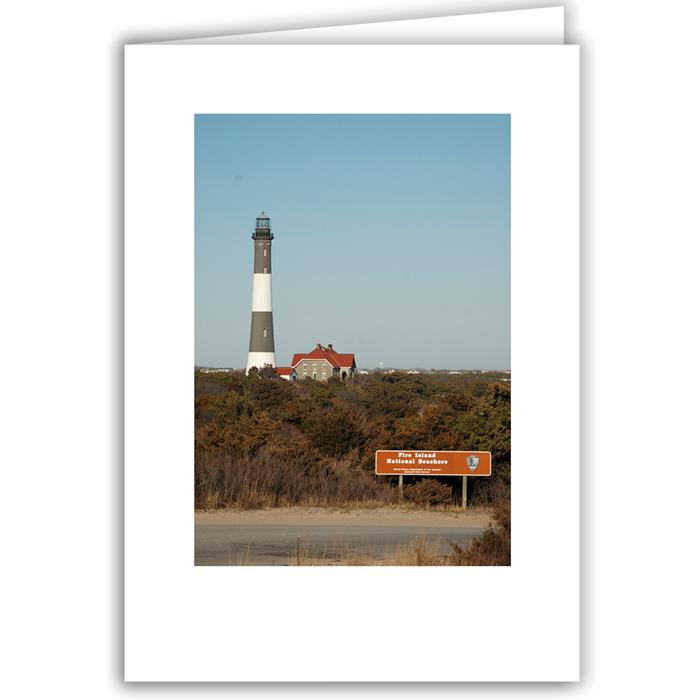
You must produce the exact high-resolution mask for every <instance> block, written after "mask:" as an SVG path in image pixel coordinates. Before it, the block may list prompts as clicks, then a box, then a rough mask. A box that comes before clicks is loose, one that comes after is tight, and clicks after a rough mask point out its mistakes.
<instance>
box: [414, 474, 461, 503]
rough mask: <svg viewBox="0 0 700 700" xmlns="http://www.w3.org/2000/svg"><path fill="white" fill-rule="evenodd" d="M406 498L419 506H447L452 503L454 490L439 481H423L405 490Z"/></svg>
mask: <svg viewBox="0 0 700 700" xmlns="http://www.w3.org/2000/svg"><path fill="white" fill-rule="evenodd" d="M404 497H405V498H406V500H408V501H411V503H415V504H416V505H419V506H447V505H450V504H451V503H452V489H451V488H450V487H449V486H448V485H447V484H444V483H442V482H440V481H438V480H437V479H421V480H420V481H418V482H416V483H415V484H410V485H409V486H406V487H405V488H404Z"/></svg>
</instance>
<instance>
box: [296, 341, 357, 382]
mask: <svg viewBox="0 0 700 700" xmlns="http://www.w3.org/2000/svg"><path fill="white" fill-rule="evenodd" d="M292 367H293V368H294V369H295V370H296V375H297V377H298V378H299V379H317V380H318V381H321V382H325V381H327V380H328V379H330V378H331V377H338V379H342V380H345V379H349V378H350V377H352V376H354V374H355V372H356V371H357V365H356V364H355V354H354V353H339V352H336V351H335V350H334V349H333V346H332V345H331V344H330V343H328V347H326V348H324V347H323V345H321V343H317V344H316V347H315V348H314V349H313V350H312V351H311V352H307V353H301V352H298V353H295V355H294V357H293V358H292Z"/></svg>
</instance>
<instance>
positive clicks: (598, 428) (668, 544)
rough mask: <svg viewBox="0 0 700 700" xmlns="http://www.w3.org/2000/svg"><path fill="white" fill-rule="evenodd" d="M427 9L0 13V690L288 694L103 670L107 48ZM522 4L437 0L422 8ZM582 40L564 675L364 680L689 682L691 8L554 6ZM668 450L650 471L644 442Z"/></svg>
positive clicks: (107, 580)
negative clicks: (574, 640) (578, 291)
mask: <svg viewBox="0 0 700 700" xmlns="http://www.w3.org/2000/svg"><path fill="white" fill-rule="evenodd" d="M425 4H426V3H424V2H408V1H406V0H401V1H394V2H390V1H384V2H382V1H381V0H371V1H370V0H343V1H342V2H341V1H336V2H327V1H323V0H319V1H318V2H308V1H305V0H297V2H296V3H294V5H293V6H292V5H291V4H290V3H287V2H284V0H278V1H276V2H275V1H272V0H270V1H268V2H266V3H259V2H250V1H247V2H243V1H242V2H239V3H237V4H236V5H235V9H234V6H233V5H232V4H228V3H221V2H206V1H205V0H203V1H201V2H198V3H196V4H195V3H182V2H180V3H177V2H145V1H144V0H141V1H140V2H129V1H127V2H121V3H110V4H107V3H89V2H63V3H60V4H59V3H52V4H49V3H31V2H27V3H23V4H19V3H17V4H16V5H15V6H14V8H12V12H11V14H10V15H9V16H8V14H7V9H6V10H5V15H4V17H3V25H4V29H5V32H4V38H3V43H2V46H1V47H0V51H2V66H3V77H4V83H3V87H4V90H3V93H4V95H5V97H6V99H8V98H9V104H10V108H8V106H7V104H6V105H5V108H4V110H3V112H2V114H1V118H2V121H3V128H2V131H1V132H0V138H1V139H2V144H1V145H2V151H1V152H2V160H1V163H0V167H1V168H2V178H3V182H2V185H3V189H2V191H3V195H4V196H3V206H2V208H1V211H0V216H1V217H2V225H1V227H0V231H2V245H3V250H2V255H1V256H0V261H1V262H0V264H1V265H2V269H1V271H0V272H1V274H0V284H2V292H3V309H4V310H3V320H4V324H3V345H2V353H3V355H2V359H3V365H4V367H5V370H6V375H5V382H4V387H3V388H4V391H3V398H4V402H3V405H4V411H5V415H4V417H3V418H4V420H3V428H4V430H3V434H4V436H5V450H4V454H3V467H4V469H3V473H4V476H5V479H4V483H3V495H4V496H5V498H4V509H3V513H2V518H3V523H2V524H3V529H2V531H3V554H4V556H3V561H4V563H5V568H6V573H5V576H4V578H3V595H2V599H1V600H2V607H3V609H2V622H3V624H2V637H3V643H4V645H5V648H4V650H3V656H2V658H3V668H4V671H3V675H2V683H3V691H5V692H6V694H10V695H11V697H73V698H83V697H85V698H89V697H97V696H100V697H116V696H120V695H123V694H125V693H130V694H133V693H142V692H146V691H148V692H152V693H155V694H157V695H159V696H166V697H170V696H174V695H177V696H187V697H190V696H191V697H199V696H201V695H204V694H210V693H211V694H223V693H225V694H230V693H232V692H236V693H237V694H239V695H256V696H265V695H276V694H282V693H284V692H289V693H293V694H296V695H299V696H307V695H310V694H316V695H318V694H320V695H321V696H325V695H327V694H328V693H329V688H328V687H317V688H309V687H301V686H296V687H295V688H293V689H291V690H289V689H285V690H282V689H276V688H274V687H262V688H260V687H256V688H250V687H248V688H235V689H234V688H229V687H225V686H209V687H206V688H201V687H198V688H193V687H189V686H183V687H177V688H176V687H173V686H159V687H155V686H154V687H149V688H146V689H143V688H134V687H130V688H126V687H124V686H123V685H122V684H121V682H120V680H119V679H120V676H121V668H120V643H121V638H120V596H121V587H120V580H121V570H120V563H119V562H120V559H119V556H118V553H117V554H115V549H117V548H118V546H119V543H120V536H119V528H118V523H119V494H120V490H121V486H120V483H121V477H120V474H119V464H120V456H121V447H120V440H121V436H120V432H119V425H120V413H121V403H120V396H119V392H120V375H119V366H120V362H121V355H120V350H119V344H120V339H121V336H120V326H119V314H120V310H121V306H120V294H121V290H120V286H119V278H120V259H121V244H120V231H121V215H120V202H119V187H120V164H119V159H120V141H119V134H120V129H121V126H120V117H119V115H120V112H121V104H120V97H119V95H120V88H119V80H120V62H121V50H120V45H121V44H122V43H123V42H125V41H135V40H140V39H143V40H145V39H150V38H172V37H173V36H180V35H190V36H195V35H201V34H207V33H208V34H221V33H226V32H227V31H234V30H235V28H236V27H238V28H239V29H241V30H243V29H246V30H250V31H252V30H255V29H256V28H260V26H261V24H263V22H264V23H265V24H267V25H270V24H274V23H275V22H277V23H278V26H279V27H280V28H282V27H294V26H302V25H306V24H308V23H309V22H308V21H307V20H308V18H309V17H314V18H316V17H319V16H325V17H326V18H327V20H328V22H327V23H332V22H335V21H355V20H357V19H359V18H362V17H368V16H374V17H375V18H376V19H381V18H384V17H388V16H396V17H399V16H404V17H409V16H419V15H421V14H429V13H428V12H427V11H425V10H424V9H423V11H421V9H422V8H424V7H425ZM531 4H532V3H526V2H516V1H514V2H510V3H501V2H497V3H496V2H494V3H489V2H478V3H476V2H441V1H438V2H434V3H430V12H431V13H433V14H435V13H437V12H438V11H439V10H445V11H449V10H450V9H451V10H452V11H459V10H460V9H463V8H467V9H469V8H473V9H475V10H484V9H509V8H512V7H517V6H520V7H528V6H530V5H531ZM567 25H568V37H569V40H570V41H575V42H580V43H581V44H582V46H583V53H582V60H583V91H582V98H583V109H582V116H583V169H582V176H583V185H582V204H583V215H582V227H583V229H582V231H583V236H582V262H583V280H582V291H583V305H582V314H583V326H582V330H583V343H582V350H583V382H582V393H583V402H582V409H583V416H582V436H583V441H584V447H583V451H582V458H583V469H582V471H583V480H582V493H583V543H582V546H583V558H582V571H583V573H582V586H583V620H582V626H583V631H582V677H583V681H582V683H581V684H579V685H554V686H547V687H543V686H526V687H517V688H516V687H512V686H495V687H494V686H489V687H486V686H478V687H476V688H469V689H468V690H465V689H464V688H460V687H454V686H452V687H442V688H440V689H437V690H436V689H434V688H430V689H428V688H425V687H421V686H412V687H392V688H388V687H384V688H381V689H373V688H361V689H357V688H354V687H338V688H335V689H334V692H338V693H343V694H353V695H354V694H355V693H358V694H359V693H362V694H363V695H364V696H375V695H379V694H380V693H381V694H384V693H386V694H391V695H396V696H398V695H401V696H405V695H428V694H431V695H432V694H436V693H437V694H445V695H456V694H460V695H462V694H464V693H465V692H469V693H471V694H472V696H486V695H488V696H508V695H512V694H514V693H520V692H522V693H527V694H534V695H535V696H538V697H539V696H540V695H544V694H546V695H556V696H559V695H568V694H577V695H579V696H584V697H591V698H594V697H595V698H597V697H604V696H607V695H610V696H614V695H615V694H623V693H624V694H626V695H627V694H628V695H630V696H634V697H637V698H639V697H642V698H646V697H657V696H659V695H665V696H668V697H688V696H692V695H693V694H697V688H698V680H697V675H696V671H695V667H694V663H695V656H696V650H697V643H696V630H697V625H698V603H697V600H696V598H695V595H696V591H697V589H698V576H697V574H696V573H695V567H694V563H695V562H694V558H695V556H696V554H695V553H696V550H697V547H696V545H695V538H694V535H695V534H696V532H697V525H696V510H697V508H696V506H695V504H696V500H697V493H698V485H699V483H698V482H699V481H700V479H699V478H698V475H697V463H698V458H697V454H696V453H694V452H693V447H692V446H693V445H694V442H695V440H693V438H694V436H695V426H696V422H697V421H696V415H697V410H696V404H697V396H698V389H699V386H698V378H697V372H696V365H697V357H698V354H699V351H700V348H698V342H697V321H696V313H695V308H696V299H697V298H698V297H699V296H700V289H699V288H698V281H697V274H696V272H695V268H696V265H697V259H698V255H697V253H698V251H699V248H698V244H697V235H698V233H697V232H698V231H699V230H700V225H699V223H700V222H699V221H698V214H697V200H696V192H697V163H698V156H699V155H700V153H699V152H698V150H699V149H698V132H697V128H698V123H700V119H699V116H700V115H699V114H698V106H697V103H696V99H697V97H696V94H697V90H696V89H695V84H696V82H697V80H696V66H697V64H698V61H699V56H698V49H697V43H696V27H697V17H695V4H694V3H691V2H672V1H669V2H665V3H663V4H661V3H659V4H653V3H645V2H620V1H614V0H612V1H611V0H607V1H605V0H587V1H586V2H579V3H575V4H574V3H570V4H569V12H568V18H567ZM662 449H663V451H664V455H665V456H666V460H667V461H666V462H665V467H663V470H664V471H663V476H662V477H661V478H659V477H658V475H659V473H660V471H661V469H662V467H660V466H659V463H658V462H657V461H656V454H658V452H659V450H662Z"/></svg>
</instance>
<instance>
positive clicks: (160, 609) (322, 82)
mask: <svg viewBox="0 0 700 700" xmlns="http://www.w3.org/2000/svg"><path fill="white" fill-rule="evenodd" d="M578 53H579V51H578V48H577V47H575V46H518V47H512V46H498V47H493V46H390V47H387V46H172V45H170V46H153V45H151V46H129V47H128V48H127V51H126V97H125V99H126V104H127V110H126V116H125V133H126V142H125V160H126V163H127V166H126V173H125V183H126V185H125V201H126V215H125V230H126V260H125V266H126V304H125V318H126V338H127V343H126V356H125V358H126V381H125V386H126V406H125V410H126V421H125V432H126V453H125V461H126V471H125V475H126V491H125V501H126V529H125V533H126V536H125V562H126V569H127V577H126V601H127V604H126V629H127V634H126V657H125V658H126V677H127V679H128V680H131V681H134V680H214V679H216V680H237V681H240V680H257V681H259V680H264V679H270V680H295V681H299V680H341V679H342V680H381V681H397V680H406V681H407V680H413V681H428V680H430V681H445V680H459V681H463V680H511V681H512V680H518V681H521V680H576V679H578V641H579V635H578V547H577V543H578V471H577V466H578V465H577V462H578V434H577V423H578V319H577V314H576V311H577V308H578V245H577V231H578V201H577V200H578V196H577V195H578V173H579V168H578V162H577V161H578V151H579V148H578V94H579V93H578ZM397 65H398V66H401V70H400V71H397V69H396V66H397ZM240 66H247V67H248V69H247V70H240ZM297 76H313V77H312V78H307V79H305V80H297V79H296V78H297ZM261 85H264V86H265V89H264V91H261V90H260V86H261ZM319 86H323V87H322V89H319ZM387 86H390V89H387ZM252 110H255V111H260V112H262V113H271V112H277V113H291V114H296V113H319V112H337V113H341V114H347V113H359V114H363V113H367V112H375V113H380V114H382V113H384V114H386V113H406V114H416V113H421V112H423V113H426V112H427V113H438V114H444V113H464V114H473V113H484V114H510V115H512V116H511V183H512V184H511V191H512V196H511V200H512V206H511V222H512V223H511V254H512V255H511V258H512V263H511V292H512V297H513V304H512V322H511V337H512V343H511V345H512V361H513V365H512V369H513V393H514V399H513V406H512V409H513V410H512V429H513V455H512V465H513V548H512V566H511V567H482V568H478V569H474V568H471V567H461V568H457V569H452V568H448V567H432V568H430V569H429V570H421V571H419V572H416V571H410V572H407V570H406V569H398V570H397V569H389V568H376V567H360V568H355V569H352V568H347V567H340V568H336V569H334V570H332V571H329V570H327V569H325V570H323V569H318V568H305V569H304V570H303V571H302V572H300V571H298V570H297V569H296V568H294V567H291V568H282V569H280V568H277V569H274V570H272V571H271V570H270V569H268V568H262V567H255V568H252V569H245V568H240V567H228V568H215V569H206V568H201V567H197V568H194V567H193V566H192V556H193V541H192V535H193V533H192V530H193V528H192V508H191V504H192V469H193V454H192V424H193V407H192V367H193V365H194V358H193V348H194V336H193V330H194V329H193V326H194V324H193V310H192V307H193V301H194V291H193V290H194V285H193V279H192V274H193V270H194V260H193V228H192V222H193V221H194V199H193V186H192V182H193V171H192V168H193V152H194V145H193V126H194V125H193V115H194V114H196V113H238V112H246V111H252ZM286 166H287V167H292V168H293V167H294V164H293V163H292V164H286ZM430 236H431V232H430V231H426V240H427V239H428V237H430ZM247 249H248V248H247V245H246V250H247ZM164 250H167V251H168V254H167V263H166V264H163V251H164ZM465 262H466V261H465ZM154 367H157V371H154ZM553 380H555V381H553ZM156 397H157V398H156ZM154 399H155V400H154ZM472 596H475V597H476V598H477V599H478V600H475V601H474V602H473V603H472V604H470V605H469V608H468V611H467V610H465V609H464V608H463V607H462V606H461V605H458V608H457V609H456V610H455V612H454V615H451V614H447V615H446V619H445V620H444V622H441V623H437V624H438V627H439V633H438V637H437V638H436V639H435V641H432V642H430V643H428V644H426V643H425V640H426V639H430V638H431V637H433V635H435V633H436V619H435V615H436V611H435V606H437V608H438V610H442V611H444V610H445V609H446V608H447V607H451V606H452V605H454V604H455V603H457V601H460V600H462V599H465V598H470V597H472ZM437 614H438V617H439V616H440V613H437ZM372 638H373V639H372ZM378 645H379V646H380V648H381V650H382V651H381V653H377V646H378ZM465 647H468V652H466V650H465ZM496 649H497V650H498V653H494V650H496ZM406 659H412V660H413V662H412V663H410V664H405V663H404V662H405V660H406ZM271 660H274V661H272V662H271Z"/></svg>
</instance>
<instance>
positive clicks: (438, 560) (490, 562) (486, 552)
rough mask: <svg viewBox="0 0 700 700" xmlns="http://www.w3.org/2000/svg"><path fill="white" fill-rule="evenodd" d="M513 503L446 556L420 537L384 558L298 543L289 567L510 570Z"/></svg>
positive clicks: (453, 544)
mask: <svg viewBox="0 0 700 700" xmlns="http://www.w3.org/2000/svg"><path fill="white" fill-rule="evenodd" d="M510 544H511V542H510V503H509V502H503V503H499V504H498V505H497V506H496V509H495V524H494V525H492V526H490V527H489V528H488V529H487V530H486V531H485V532H484V534H483V535H482V536H481V537H479V538H476V539H474V540H472V541H471V542H470V543H469V544H466V545H460V544H458V543H456V542H450V546H451V548H452V551H451V552H450V553H449V554H443V553H442V552H441V551H440V547H439V546H438V545H437V544H436V543H435V542H428V541H427V540H426V538H425V536H423V535H419V536H418V537H417V538H416V539H415V540H414V541H413V542H411V543H410V544H407V545H401V546H399V547H396V548H395V549H393V550H390V551H386V552H385V553H384V556H382V557H376V556H370V555H367V554H366V553H362V552H357V551H352V550H347V549H346V550H343V549H338V548H333V547H328V548H326V549H325V550H323V551H318V550H315V549H314V548H312V547H309V546H307V545H304V544H302V543H301V541H300V540H299V541H298V544H297V551H296V553H295V555H294V556H292V557H290V560H289V565H290V566H510Z"/></svg>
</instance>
